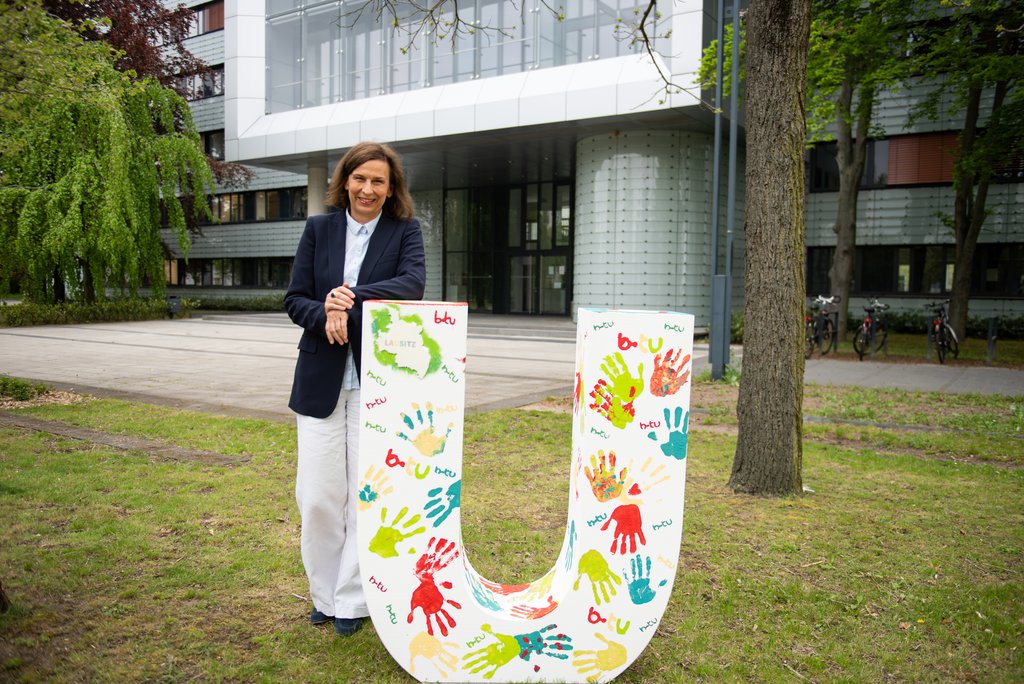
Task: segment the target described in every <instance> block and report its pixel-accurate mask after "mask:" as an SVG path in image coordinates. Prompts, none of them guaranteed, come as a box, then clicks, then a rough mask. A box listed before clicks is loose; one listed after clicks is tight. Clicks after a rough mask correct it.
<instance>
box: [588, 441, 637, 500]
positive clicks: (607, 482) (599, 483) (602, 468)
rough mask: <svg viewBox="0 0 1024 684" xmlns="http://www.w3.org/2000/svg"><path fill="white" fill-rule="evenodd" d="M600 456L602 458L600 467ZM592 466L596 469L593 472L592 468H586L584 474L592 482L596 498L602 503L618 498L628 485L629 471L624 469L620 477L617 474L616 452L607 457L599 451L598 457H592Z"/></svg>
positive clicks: (591, 487)
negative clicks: (627, 474)
mask: <svg viewBox="0 0 1024 684" xmlns="http://www.w3.org/2000/svg"><path fill="white" fill-rule="evenodd" d="M598 456H600V457H601V463H600V465H599V464H598V459H597V457H598ZM590 464H591V465H592V466H593V467H594V470H593V472H591V470H590V468H584V470H583V472H585V473H586V475H587V479H588V480H589V481H590V489H591V491H593V492H594V497H595V498H596V499H597V500H598V501H600V502H602V503H603V502H605V501H611V500H612V499H614V498H616V497H618V496H619V494H621V493H622V488H623V487H624V486H625V484H626V471H627V470H629V469H628V468H623V469H622V471H621V472H620V473H619V474H618V475H616V474H615V452H614V451H612V452H610V453H609V454H608V455H607V456H605V453H604V451H601V450H598V452H597V455H592V456H591V457H590Z"/></svg>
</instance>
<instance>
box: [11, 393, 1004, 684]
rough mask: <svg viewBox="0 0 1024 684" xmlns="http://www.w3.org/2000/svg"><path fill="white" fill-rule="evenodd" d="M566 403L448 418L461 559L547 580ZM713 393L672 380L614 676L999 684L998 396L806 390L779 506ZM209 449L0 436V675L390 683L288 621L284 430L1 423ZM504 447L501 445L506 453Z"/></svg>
mask: <svg viewBox="0 0 1024 684" xmlns="http://www.w3.org/2000/svg"><path fill="white" fill-rule="evenodd" d="M568 403H569V400H568V399H565V398H559V399H553V400H550V401H548V402H545V407H544V408H546V409H551V410H508V411H496V412H490V413H483V414H476V415H470V416H467V419H466V421H467V422H466V449H465V461H466V465H465V474H464V488H463V498H462V507H463V513H462V515H463V521H464V525H463V529H464V534H465V538H466V544H467V547H468V552H469V554H470V556H471V557H472V562H473V565H474V566H475V567H476V568H477V569H478V570H480V571H481V572H482V573H483V574H485V575H487V576H489V577H490V578H491V579H493V580H496V581H501V582H506V583H514V582H522V581H527V580H531V579H534V578H535V577H537V576H539V575H541V574H543V573H544V572H545V571H547V570H548V568H549V567H550V566H551V564H552V563H553V562H554V561H555V558H556V556H557V554H558V549H559V546H560V545H561V539H562V533H563V530H564V525H565V510H564V505H565V501H566V498H567V488H568V462H569V447H568V439H569V416H568V414H567V413H566V412H565V411H564V409H565V407H566V406H567V404H568ZM734 406H735V388H730V387H728V386H726V385H723V384H710V383H698V384H697V385H696V387H695V388H694V395H693V408H694V409H695V411H694V414H693V418H692V419H691V423H690V451H689V455H688V460H689V467H688V483H687V491H686V522H685V531H684V533H683V545H682V551H681V558H680V571H679V574H678V576H677V579H676V583H675V586H674V591H673V596H672V600H671V602H670V603H669V607H668V610H667V612H666V614H665V617H664V619H663V621H662V622H661V623H660V625H659V628H658V632H657V635H656V637H655V638H654V640H653V641H652V642H651V644H650V646H649V647H648V648H647V650H646V651H645V652H644V653H643V654H642V655H641V656H640V658H639V659H638V660H637V661H636V662H635V663H634V664H633V665H632V667H630V668H629V669H628V670H627V671H626V672H625V673H624V674H622V675H621V676H620V677H619V678H618V679H617V680H616V681H621V682H637V683H639V682H644V683H647V682H689V681H700V680H702V681H772V682H774V681H779V682H794V681H803V680H805V679H806V680H812V681H833V680H845V681H858V682H859V681H864V682H876V681H904V682H911V681H913V682H919V681H953V680H956V681H959V680H970V681H986V682H1019V681H1021V680H1022V679H1024V582H1022V580H1024V562H1022V560H1024V559H1022V555H1024V436H1022V435H1024V408H1022V407H1024V397H1016V398H993V397H978V396H973V397H971V396H968V397H959V396H949V395H943V396H941V397H940V396H937V395H928V394H921V393H906V392H903V393H886V392H880V391H877V390H872V391H871V392H864V391H862V390H858V389H857V388H815V387H808V388H807V403H806V408H805V412H806V413H807V414H809V415H813V416H817V417H818V418H815V419H814V420H813V421H812V422H809V423H808V424H807V430H806V442H805V449H804V483H805V485H806V486H807V487H809V488H810V489H812V490H813V491H812V492H808V493H806V494H805V495H803V496H800V497H793V498H781V499H775V498H761V497H749V496H740V495H735V494H733V493H732V492H731V491H730V490H729V489H728V488H727V487H726V486H725V483H726V481H727V479H728V475H729V470H730V467H731V461H732V454H733V451H734V449H735V441H736V434H735V414H734V410H733V409H734ZM12 413H14V414H15V415H28V416H33V417H36V418H41V419H47V420H55V421H61V422H63V423H66V424H71V425H77V426H82V427H87V428H92V429H95V430H100V431H103V432H106V433H112V434H123V435H127V436H131V437H133V438H137V439H142V438H144V439H148V440H158V441H162V442H167V443H170V444H173V445H175V446H178V447H180V448H183V449H195V450H204V451H216V452H220V453H222V454H225V455H228V456H233V457H236V458H237V459H238V462H236V463H233V464H230V465H210V464H209V463H208V462H202V461H198V460H196V461H192V460H188V459H186V460H169V459H164V458H161V457H158V456H155V455H153V454H152V453H150V452H147V451H146V450H145V449H135V450H128V451H125V450H120V449H116V448H113V447H108V446H101V445H97V444H95V443H92V442H82V441H78V440H73V439H69V438H66V437H57V436H54V435H52V434H49V433H44V432H31V431H26V430H22V429H3V428H0V512H2V524H0V582H2V584H3V587H4V589H5V590H6V592H7V594H8V595H9V596H10V598H11V600H12V602H13V606H12V608H11V610H10V611H9V612H8V613H6V614H2V615H0V681H67V682H71V681H75V682H77V681H142V680H152V681H161V682H179V681H180V682H185V681H192V680H199V681H210V680H232V681H256V680H259V681H312V682H338V681H342V682H408V681H411V679H410V678H409V677H408V676H407V675H406V674H405V673H404V671H403V670H402V669H401V668H400V667H399V666H398V665H397V664H396V663H395V662H394V661H393V660H392V659H391V656H390V655H389V654H388V653H387V652H386V651H385V650H384V649H383V647H382V646H381V645H380V642H379V641H378V640H377V639H376V637H375V635H374V631H373V629H372V628H367V629H363V630H362V631H361V632H359V633H358V634H356V635H355V636H354V637H352V638H351V639H347V640H346V639H340V638H338V637H336V636H335V635H334V632H333V630H332V629H331V628H330V627H329V626H328V627H326V628H314V627H312V626H310V625H309V624H308V614H309V609H310V604H309V602H308V600H307V599H306V598H305V595H306V592H307V585H306V581H305V576H304V574H303V571H302V565H301V561H300V558H299V542H298V535H299V520H298V515H297V512H296V511H295V504H294V496H293V491H294V471H293V468H294V458H295V456H294V438H295V435H294V427H293V426H291V425H283V424H277V423H270V422H262V421H258V420H243V419H230V418H222V417H214V416H209V415H201V414H191V413H185V412H179V411H175V410H171V409H167V408H160V407H154V406H148V405H143V404H132V403H125V402H118V401H112V400H89V401H84V402H81V403H76V404H69V405H60V404H50V405H42V406H36V407H32V408H21V409H15V410H13V411H12ZM513 435H514V439H509V437H510V436H513Z"/></svg>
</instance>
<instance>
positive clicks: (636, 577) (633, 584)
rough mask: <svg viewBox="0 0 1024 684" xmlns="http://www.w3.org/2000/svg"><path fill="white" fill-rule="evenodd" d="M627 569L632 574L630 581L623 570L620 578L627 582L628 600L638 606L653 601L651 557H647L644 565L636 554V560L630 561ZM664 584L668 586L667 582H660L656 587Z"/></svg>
mask: <svg viewBox="0 0 1024 684" xmlns="http://www.w3.org/2000/svg"><path fill="white" fill-rule="evenodd" d="M629 568H630V570H631V572H632V574H633V579H632V580H631V579H629V577H626V571H625V570H623V571H622V576H623V577H625V578H626V581H627V582H629V598H630V599H631V600H632V601H633V603H634V604H635V605H638V606H639V605H640V604H642V603H650V602H651V601H652V600H654V589H652V588H651V557H650V556H648V557H647V563H646V565H645V564H644V562H643V560H642V559H641V557H640V554H639V553H638V554H637V555H636V558H631V559H630V561H629ZM666 584H668V580H661V582H659V583H658V586H659V587H663V586H665V585H666Z"/></svg>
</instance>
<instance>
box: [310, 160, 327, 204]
mask: <svg viewBox="0 0 1024 684" xmlns="http://www.w3.org/2000/svg"><path fill="white" fill-rule="evenodd" d="M306 176H307V177H308V181H307V184H308V185H307V190H306V216H316V215H317V214H323V213H324V212H325V211H327V205H326V204H324V196H325V195H326V194H327V167H326V166H324V165H323V163H320V162H310V164H309V165H308V166H307V168H306Z"/></svg>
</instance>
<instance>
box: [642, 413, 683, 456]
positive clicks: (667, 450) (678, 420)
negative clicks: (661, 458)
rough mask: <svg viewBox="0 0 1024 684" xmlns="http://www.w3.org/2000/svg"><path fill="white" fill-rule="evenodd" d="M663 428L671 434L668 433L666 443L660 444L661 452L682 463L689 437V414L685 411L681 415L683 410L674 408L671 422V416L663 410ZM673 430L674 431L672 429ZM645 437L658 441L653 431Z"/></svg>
mask: <svg viewBox="0 0 1024 684" xmlns="http://www.w3.org/2000/svg"><path fill="white" fill-rule="evenodd" d="M665 427H667V428H669V430H671V432H669V433H668V441H666V442H664V443H662V445H661V452H662V453H663V454H665V455H666V456H671V457H672V458H674V459H676V460H677V461H682V460H683V459H684V458H686V442H687V438H688V437H689V429H690V412H689V411H687V412H686V415H683V408H682V407H681V406H677V407H676V412H675V421H673V420H672V414H671V413H669V410H668V409H665ZM673 427H674V428H675V429H674V430H673V429H672V428H673ZM647 437H648V438H650V439H653V440H654V441H658V435H657V433H655V432H654V431H653V430H651V431H650V432H648V433H647Z"/></svg>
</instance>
